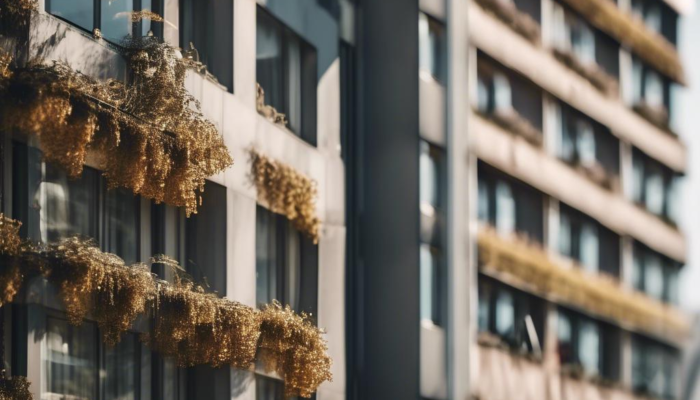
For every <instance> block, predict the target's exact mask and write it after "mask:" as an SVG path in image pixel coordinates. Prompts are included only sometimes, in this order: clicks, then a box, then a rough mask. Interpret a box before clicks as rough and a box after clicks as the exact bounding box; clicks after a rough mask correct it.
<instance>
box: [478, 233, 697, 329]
mask: <svg viewBox="0 0 700 400" xmlns="http://www.w3.org/2000/svg"><path fill="white" fill-rule="evenodd" d="M478 242H479V266H480V268H481V270H482V271H483V272H485V273H489V274H495V275H496V276H497V277H498V276H502V275H505V276H507V278H508V281H509V282H512V283H513V284H518V285H520V286H521V287H523V288H528V289H527V290H529V291H532V292H534V293H536V294H539V295H541V296H545V297H548V298H550V299H552V300H553V301H555V302H558V303H563V304H567V305H571V306H575V307H580V308H582V309H585V310H587V311H589V312H592V313H594V314H597V315H599V316H602V317H605V318H610V319H612V320H615V321H618V322H620V323H623V324H625V325H627V326H631V327H633V328H634V329H641V330H643V331H646V332H650V333H653V334H660V335H663V336H669V337H674V338H676V339H678V340H681V339H683V338H684V337H685V336H686V335H687V333H688V329H689V325H688V321H687V319H686V318H685V316H684V315H683V314H682V313H681V312H680V311H678V310H676V309H674V308H672V307H670V306H668V305H665V304H663V303H661V302H659V301H658V300H655V299H652V298H650V297H648V296H646V295H644V294H642V293H640V292H636V291H630V290H627V289H624V288H622V287H621V286H620V285H619V283H617V282H616V281H614V280H613V279H612V278H607V277H605V276H603V275H592V274H589V273H587V272H585V271H584V270H583V269H582V268H566V267H564V266H562V265H559V264H558V263H557V262H556V261H555V260H553V259H551V258H550V257H549V256H548V255H547V253H546V251H544V250H543V249H541V248H538V247H537V246H534V245H532V244H529V243H527V241H525V240H522V239H514V240H505V239H503V238H501V237H499V236H498V235H497V234H496V233H495V232H493V231H492V230H488V229H487V230H483V231H482V232H480V234H479V239H478Z"/></svg>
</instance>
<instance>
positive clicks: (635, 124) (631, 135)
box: [469, 6, 686, 173]
mask: <svg viewBox="0 0 700 400" xmlns="http://www.w3.org/2000/svg"><path fill="white" fill-rule="evenodd" d="M469 27H470V34H471V38H472V40H473V43H474V44H475V45H476V46H477V47H478V48H479V49H481V50H483V51H484V52H486V53H487V54H488V55H489V56H491V57H493V58H494V59H496V60H497V61H498V62H500V63H502V64H503V65H505V66H506V67H508V68H510V69H513V70H515V71H517V72H519V73H521V74H523V75H525V76H526V77H528V78H529V79H530V80H532V81H533V82H534V83H535V84H537V85H538V86H540V87H541V88H542V89H544V90H545V91H547V92H549V93H551V94H553V95H554V96H556V97H558V98H559V99H561V100H563V101H565V102H567V103H569V104H570V105H572V106H573V107H575V108H577V109H578V110H580V111H582V112H583V113H585V114H587V115H588V116H590V117H591V118H593V119H595V120H596V121H598V122H600V123H601V124H603V125H606V126H607V127H608V128H610V130H611V131H612V133H613V134H614V135H615V136H617V137H618V138H619V139H620V140H624V141H627V142H630V143H632V145H634V146H635V147H637V148H639V149H640V150H642V151H643V152H645V153H646V154H648V155H649V156H651V157H653V158H655V159H657V160H658V161H660V162H662V163H664V164H666V165H668V166H669V167H670V168H672V169H673V170H675V171H677V172H681V173H682V172H684V171H685V168H686V149H685V146H684V145H683V143H681V141H680V140H678V139H677V138H674V137H672V136H670V135H669V134H667V133H665V132H663V131H661V130H660V129H659V128H657V127H655V126H653V125H652V124H651V123H649V122H647V121H646V120H645V119H643V118H642V117H640V116H639V115H637V114H636V113H635V112H634V111H632V110H631V109H629V108H628V107H626V106H625V105H624V104H623V103H622V100H620V99H612V98H608V97H605V96H604V95H603V94H602V93H600V92H599V91H598V90H597V89H596V88H595V87H593V85H591V83H590V82H588V81H587V80H586V79H584V78H583V77H581V76H579V75H577V74H576V73H575V72H573V71H571V70H570V69H568V68H567V67H566V66H564V65H563V64H561V63H560V62H559V61H558V60H557V59H555V58H554V56H552V55H551V54H550V53H549V51H548V50H547V49H545V48H543V47H537V46H534V45H533V44H532V43H530V42H528V41H527V40H525V39H524V38H523V37H522V36H520V35H518V34H517V33H516V32H514V31H512V30H511V29H510V28H508V27H507V26H506V25H504V24H503V23H502V22H501V21H499V20H497V19H496V18H494V17H493V16H491V15H489V14H488V13H486V12H485V11H484V10H483V9H481V8H480V7H478V6H472V7H470V8H469Z"/></svg>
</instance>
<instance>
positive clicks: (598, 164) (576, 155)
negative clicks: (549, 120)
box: [555, 103, 620, 189]
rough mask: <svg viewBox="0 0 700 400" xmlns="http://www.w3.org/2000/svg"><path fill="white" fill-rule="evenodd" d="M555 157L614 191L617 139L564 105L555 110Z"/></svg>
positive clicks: (616, 168)
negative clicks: (577, 167)
mask: <svg viewBox="0 0 700 400" xmlns="http://www.w3.org/2000/svg"><path fill="white" fill-rule="evenodd" d="M555 121H556V122H555V123H556V127H555V129H556V131H557V132H558V133H559V135H558V137H557V156H558V157H559V158H560V159H562V160H563V161H566V162H567V163H569V164H572V165H574V166H580V167H582V169H583V171H584V172H585V173H586V174H587V175H588V176H589V177H590V178H591V179H593V180H594V181H596V182H597V183H599V184H601V185H603V186H606V187H607V188H609V189H613V188H614V184H613V182H614V179H613V178H614V177H616V176H617V175H618V174H619V169H620V165H619V164H620V155H619V146H620V144H619V140H617V139H616V138H615V137H614V136H613V135H612V134H611V133H610V131H608V130H607V128H605V127H604V126H602V125H600V124H598V123H596V122H595V121H594V120H592V119H591V118H589V117H587V116H585V115H584V114H581V113H580V112H578V111H577V110H575V109H573V108H572V107H570V106H568V105H567V104H564V103H559V104H558V105H557V111H556V119H555Z"/></svg>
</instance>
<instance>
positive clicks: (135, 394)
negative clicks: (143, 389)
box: [100, 334, 141, 400]
mask: <svg viewBox="0 0 700 400" xmlns="http://www.w3.org/2000/svg"><path fill="white" fill-rule="evenodd" d="M139 346H140V343H139V340H138V337H137V335H136V334H126V335H123V336H122V340H121V341H120V342H119V344H117V345H116V346H114V347H109V346H105V357H104V366H103V367H102V373H101V374H100V375H101V376H102V379H103V385H104V389H103V390H104V399H105V400H137V399H140V393H139V390H138V381H139V378H140V364H141V355H140V354H139V353H140V351H139Z"/></svg>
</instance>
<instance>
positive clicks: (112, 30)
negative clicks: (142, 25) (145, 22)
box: [100, 0, 136, 42]
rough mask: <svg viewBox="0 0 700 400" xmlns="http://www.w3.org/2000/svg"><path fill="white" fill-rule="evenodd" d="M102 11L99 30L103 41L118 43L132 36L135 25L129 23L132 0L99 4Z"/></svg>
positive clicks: (117, 0) (116, 0)
mask: <svg viewBox="0 0 700 400" xmlns="http://www.w3.org/2000/svg"><path fill="white" fill-rule="evenodd" d="M100 7H101V10H102V16H101V18H102V19H101V22H100V30H101V31H102V36H103V37H104V38H105V39H108V40H112V41H115V42H119V41H121V40H123V39H125V38H126V37H127V36H131V35H132V34H133V28H134V26H135V25H136V24H134V23H133V22H131V12H132V11H133V10H134V1H133V0H111V1H103V2H101V3H100Z"/></svg>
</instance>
